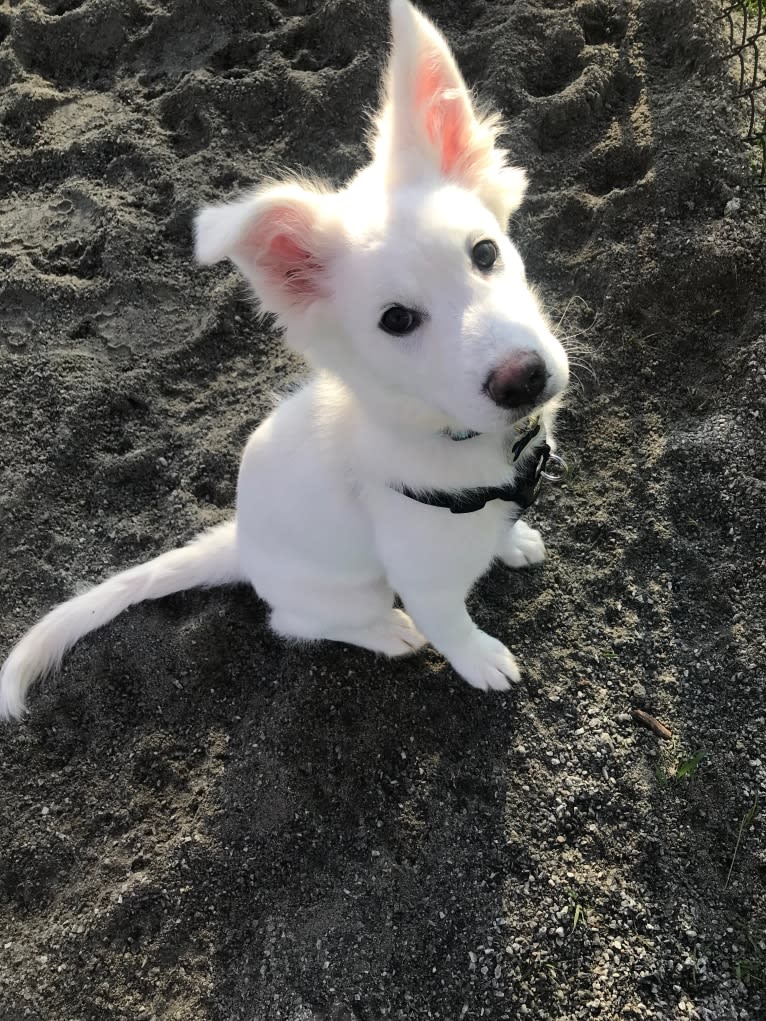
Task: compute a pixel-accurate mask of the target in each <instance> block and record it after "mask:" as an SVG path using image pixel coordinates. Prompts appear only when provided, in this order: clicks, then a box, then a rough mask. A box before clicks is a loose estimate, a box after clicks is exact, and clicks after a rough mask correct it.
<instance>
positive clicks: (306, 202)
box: [194, 182, 342, 314]
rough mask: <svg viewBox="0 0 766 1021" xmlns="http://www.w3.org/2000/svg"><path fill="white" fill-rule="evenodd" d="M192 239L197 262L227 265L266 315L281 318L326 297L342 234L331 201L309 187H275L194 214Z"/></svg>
mask: <svg viewBox="0 0 766 1021" xmlns="http://www.w3.org/2000/svg"><path fill="white" fill-rule="evenodd" d="M194 235H195V247H194V250H195V254H196V256H197V259H198V260H199V261H200V262H202V263H205V264H210V263H213V262H220V260H221V259H231V261H232V262H233V263H234V264H235V265H236V266H238V267H239V269H240V270H241V271H242V273H243V274H244V276H245V277H246V278H247V280H248V281H249V282H250V283H251V284H252V287H253V290H254V291H255V293H256V294H257V295H258V297H259V298H260V300H261V303H262V305H263V307H264V308H265V309H266V310H267V311H269V312H276V313H277V314H285V313H286V312H290V311H294V310H299V309H305V308H308V306H309V305H311V304H312V303H313V302H314V301H317V300H318V299H321V298H325V297H329V294H330V290H329V272H328V266H329V262H330V260H331V259H332V256H333V253H334V252H335V251H337V250H339V249H340V247H341V245H342V229H341V225H340V223H339V221H338V220H337V218H336V217H335V215H334V206H333V203H332V197H331V195H330V194H328V193H325V192H322V191H320V190H319V189H318V188H316V187H314V186H312V185H308V184H299V183H297V182H296V183H292V182H291V183H287V184H279V185H273V186H270V187H265V188H263V189H261V190H259V191H257V192H255V193H254V194H253V195H250V196H249V197H248V198H245V199H242V200H240V201H239V202H232V203H229V204H227V205H221V206H208V207H207V208H206V209H203V210H202V211H201V212H200V213H198V214H197V217H196V219H195V222H194Z"/></svg>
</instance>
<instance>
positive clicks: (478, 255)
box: [471, 241, 500, 270]
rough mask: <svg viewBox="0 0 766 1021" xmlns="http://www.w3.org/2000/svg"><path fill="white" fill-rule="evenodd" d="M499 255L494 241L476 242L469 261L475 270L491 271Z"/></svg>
mask: <svg viewBox="0 0 766 1021" xmlns="http://www.w3.org/2000/svg"><path fill="white" fill-rule="evenodd" d="M499 255H500V252H498V250H497V245H496V244H495V242H494V241H478V242H477V243H476V244H475V245H474V246H473V249H472V250H471V259H472V260H473V264H474V266H475V267H476V268H477V269H483V270H487V269H492V267H493V266H494V265H495V263H496V262H497V257H498V256H499Z"/></svg>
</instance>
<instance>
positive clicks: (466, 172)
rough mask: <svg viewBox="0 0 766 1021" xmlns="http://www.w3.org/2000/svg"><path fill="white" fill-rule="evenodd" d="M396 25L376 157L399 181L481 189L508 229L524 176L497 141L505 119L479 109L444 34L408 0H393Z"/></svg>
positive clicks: (523, 189)
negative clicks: (434, 179)
mask: <svg viewBox="0 0 766 1021" xmlns="http://www.w3.org/2000/svg"><path fill="white" fill-rule="evenodd" d="M391 28H392V34H393V45H392V48H391V57H390V60H389V65H388V70H387V73H386V78H385V98H384V101H383V106H382V109H381V112H380V114H379V116H378V119H377V135H376V137H375V139H374V143H373V149H374V156H375V160H376V162H379V163H382V164H383V165H384V167H385V170H386V175H387V177H388V179H389V181H391V182H392V183H393V184H396V183H400V182H401V181H406V180H408V179H415V178H418V177H423V176H425V175H429V176H433V175H438V176H441V177H442V178H446V179H447V180H454V181H455V182H457V183H458V184H460V185H462V186H463V187H465V188H469V189H471V190H472V191H476V192H477V193H478V194H479V196H480V197H481V198H482V200H483V201H484V202H485V203H486V204H487V205H488V206H489V208H490V209H491V210H492V212H493V213H494V214H495V215H496V216H497V218H498V220H499V221H500V222H501V224H502V226H503V228H505V226H506V222H507V220H508V217H509V216H510V215H511V213H512V212H514V210H515V209H517V208H518V206H519V205H520V204H521V201H522V199H523V197H524V191H525V188H526V175H525V173H524V171H523V170H517V169H515V168H513V167H509V166H508V165H507V163H506V153H505V151H504V150H502V149H500V148H498V146H497V145H496V141H497V137H498V135H499V133H500V120H499V118H498V117H497V116H493V115H482V114H481V113H479V112H478V111H477V110H476V109H475V106H474V103H473V101H472V98H471V94H470V92H469V91H468V89H467V88H466V85H465V82H464V81H463V78H462V75H461V74H460V71H459V70H458V67H457V64H456V63H455V60H454V58H453V56H452V54H451V52H450V49H449V46H448V44H447V42H446V40H445V39H444V37H443V36H442V35H441V33H440V32H439V31H438V30H437V29H436V28H435V27H434V26H433V25H432V24H431V22H430V21H429V20H428V19H427V18H425V17H424V16H423V15H422V14H421V13H420V12H419V11H418V10H416V8H415V7H413V6H412V4H411V3H409V2H408V0H391Z"/></svg>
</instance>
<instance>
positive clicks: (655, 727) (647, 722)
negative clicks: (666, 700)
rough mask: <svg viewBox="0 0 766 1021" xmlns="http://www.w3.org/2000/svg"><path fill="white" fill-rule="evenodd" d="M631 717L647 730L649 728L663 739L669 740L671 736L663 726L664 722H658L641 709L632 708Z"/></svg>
mask: <svg viewBox="0 0 766 1021" xmlns="http://www.w3.org/2000/svg"><path fill="white" fill-rule="evenodd" d="M632 715H633V719H634V720H635V721H636V723H640V724H641V726H642V727H646V729H647V730H651V731H652V733H653V734H656V735H657V737H661V738H663V740H665V741H669V740H670V739H671V737H672V736H673V735H672V733H671V732H670V730H669V729H668V728H667V727H666V726H665V724H664V723H660V721H659V720H656V719H655V718H654V717H653V716H650V715H649V713H645V712H644V710H643V709H634V710H633V712H632Z"/></svg>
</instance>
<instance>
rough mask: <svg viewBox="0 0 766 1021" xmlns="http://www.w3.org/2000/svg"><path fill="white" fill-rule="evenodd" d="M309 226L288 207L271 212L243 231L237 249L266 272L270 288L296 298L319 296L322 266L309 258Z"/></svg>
mask: <svg viewBox="0 0 766 1021" xmlns="http://www.w3.org/2000/svg"><path fill="white" fill-rule="evenodd" d="M310 238H311V224H310V222H309V220H308V218H307V217H306V216H303V215H301V212H300V211H298V210H295V209H291V208H278V209H272V210H271V211H270V212H268V213H266V215H265V216H262V217H259V218H258V219H257V220H256V222H255V223H254V224H252V225H251V226H250V227H249V228H248V230H246V231H245V233H244V235H243V236H242V239H241V240H240V246H241V248H242V250H243V251H244V252H245V253H246V255H247V257H248V259H250V260H251V261H252V262H254V263H255V265H256V266H257V267H258V269H259V270H260V271H261V272H262V273H265V274H266V276H267V278H268V281H269V283H270V284H271V285H272V287H276V288H278V289H279V290H281V291H284V292H286V293H287V294H290V295H292V296H293V297H295V298H299V299H307V298H315V297H317V296H318V295H319V294H321V293H322V287H321V275H322V273H323V270H324V267H323V266H322V264H321V263H320V262H319V261H318V260H317V259H316V258H315V257H314V255H312V253H311V250H310V247H309V244H310Z"/></svg>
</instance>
